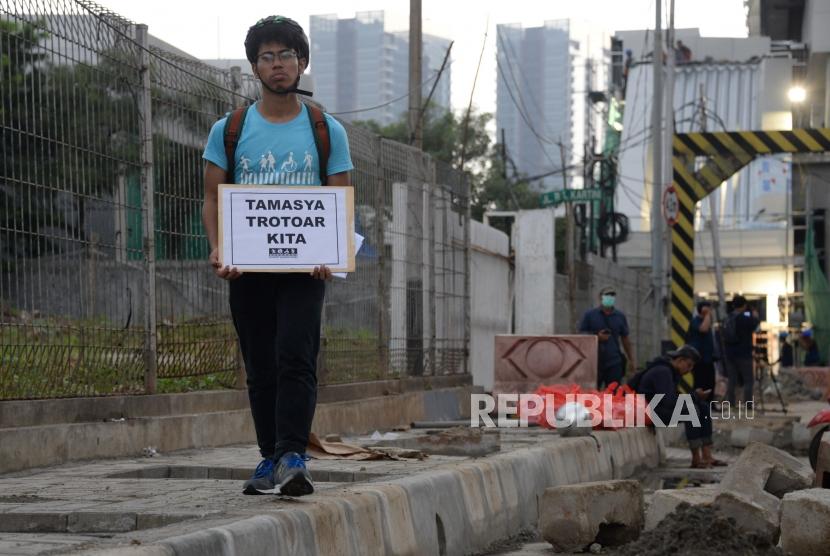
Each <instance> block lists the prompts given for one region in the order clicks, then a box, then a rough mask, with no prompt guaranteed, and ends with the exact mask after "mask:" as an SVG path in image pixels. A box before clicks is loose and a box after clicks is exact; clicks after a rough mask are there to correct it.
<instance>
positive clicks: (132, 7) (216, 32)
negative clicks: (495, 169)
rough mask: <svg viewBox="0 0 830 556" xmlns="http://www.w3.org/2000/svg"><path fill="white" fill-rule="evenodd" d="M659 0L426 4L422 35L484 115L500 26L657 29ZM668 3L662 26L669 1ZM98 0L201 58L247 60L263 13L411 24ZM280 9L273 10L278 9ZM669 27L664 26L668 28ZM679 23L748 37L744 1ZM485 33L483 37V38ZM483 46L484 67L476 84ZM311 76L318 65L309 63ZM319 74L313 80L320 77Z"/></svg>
mask: <svg viewBox="0 0 830 556" xmlns="http://www.w3.org/2000/svg"><path fill="white" fill-rule="evenodd" d="M655 1H660V0H477V1H472V0H469V1H468V0H463V1H459V0H455V1H453V0H422V17H423V31H424V33H429V34H433V35H438V36H442V37H446V38H448V39H451V40H454V41H455V44H454V45H453V49H452V58H451V59H452V105H453V109H454V110H460V109H463V108H466V106H467V104H468V103H469V101H470V97H471V95H472V98H473V104H474V106H476V107H477V108H478V109H480V110H484V111H489V112H493V111H495V105H496V49H495V38H496V33H495V30H496V24H499V23H520V24H522V25H523V26H524V27H537V26H540V25H542V24H543V23H544V22H545V21H547V20H555V19H575V20H579V21H582V22H587V23H589V24H591V25H592V26H596V27H598V28H600V29H604V30H607V31H609V32H613V31H619V30H628V29H647V28H650V29H653V28H654V23H655V4H654V2H655ZM663 1H664V4H663V6H664V8H663V13H664V21H667V19H666V17H665V14H666V12H667V11H668V2H669V0H663ZM98 3H99V4H100V5H102V6H105V7H106V8H109V9H110V10H112V11H113V12H116V13H118V14H120V15H122V16H124V17H126V18H127V19H130V20H132V21H134V22H136V23H145V24H147V25H148V27H149V32H150V33H151V34H152V35H154V36H156V37H158V38H160V39H162V40H164V41H166V42H168V43H170V44H172V45H174V46H176V47H177V48H180V49H181V50H184V51H185V52H188V53H189V54H191V55H193V56H196V57H198V58H204V59H208V58H237V59H238V58H244V57H245V50H244V48H243V42H244V39H245V34H246V32H247V29H248V27H250V26H251V25H252V24H253V23H254V22H256V20H257V19H259V18H260V17H264V16H266V15H272V14H275V13H276V14H278V15H285V16H288V17H291V18H293V19H295V20H297V22H298V23H299V24H300V25H302V26H303V28H304V29H306V31H308V21H309V16H310V15H317V14H337V15H338V16H340V17H354V14H355V12H360V11H371V10H383V11H384V12H385V16H384V17H385V25H386V30H387V31H402V30H406V29H407V28H408V26H409V2H408V0H350V1H348V2H343V1H342V0H340V1H337V0H311V1H308V2H292V3H286V4H283V5H280V7H279V8H275V3H274V2H265V1H262V0H238V1H236V2H232V3H229V2H228V1H227V0H221V1H220V0H202V1H200V2H198V3H196V2H192V1H189V2H175V1H170V0H140V1H136V0H98ZM275 10H276V12H275ZM664 25H665V23H664ZM675 26H676V27H678V28H694V27H696V28H699V29H700V33H701V35H702V36H708V37H745V36H746V34H747V29H746V11H745V8H744V0H676V5H675ZM485 32H486V38H485ZM482 44H483V45H484V55H483V57H482V63H481V69H480V71H479V77H478V80H477V82H476V86H475V90H474V91H473V81H474V76H475V73H476V66H477V65H478V60H479V56H480V54H481V51H482ZM310 70H311V72H312V73H313V72H314V60H313V59H312V60H311V68H310ZM321 78H322V76H319V77H316V79H321Z"/></svg>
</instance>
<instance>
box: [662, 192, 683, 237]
mask: <svg viewBox="0 0 830 556" xmlns="http://www.w3.org/2000/svg"><path fill="white" fill-rule="evenodd" d="M679 210H680V203H679V202H678V200H677V190H676V189H675V188H674V186H673V185H670V186H668V187H667V188H666V189H665V191H663V216H665V217H666V223H667V224H668V225H669V226H670V227H671V226H674V225H675V224H676V223H677V213H678V211H679Z"/></svg>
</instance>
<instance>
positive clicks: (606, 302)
mask: <svg viewBox="0 0 830 556" xmlns="http://www.w3.org/2000/svg"><path fill="white" fill-rule="evenodd" d="M615 300H616V297H615V296H613V295H603V296H602V306H603V307H606V308H611V307H613V306H614V301H615Z"/></svg>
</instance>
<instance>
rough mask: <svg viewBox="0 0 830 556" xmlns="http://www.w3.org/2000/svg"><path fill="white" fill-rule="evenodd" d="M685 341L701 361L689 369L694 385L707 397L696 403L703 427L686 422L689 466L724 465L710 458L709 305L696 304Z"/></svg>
mask: <svg viewBox="0 0 830 556" xmlns="http://www.w3.org/2000/svg"><path fill="white" fill-rule="evenodd" d="M686 341H687V343H688V345H690V346H692V347H693V348H695V349H696V350H697V352H698V353H699V354H700V359H699V360H698V361H697V363H695V366H694V369H693V370H692V373H693V376H694V386H695V388H696V389H697V390H699V391H700V392H707V394H706V395H700V396H699V397H698V398H697V400H696V402H697V403H696V404H695V405H696V407H697V413H698V418H699V419H700V422H701V423H702V426H701V427H693V426H692V425H691V423H689V422H686V440H687V441H688V442H689V448H690V449H691V450H692V466H693V467H711V466H713V465H723V462H721V461H719V460H717V459H715V458H714V457H713V456H712V445H713V441H712V417H711V415H710V410H709V403H710V402H711V401H712V392H714V389H715V338H714V333H713V329H712V304H711V303H710V302H708V301H701V302H700V303H698V304H697V314H696V315H695V316H694V318H692V322H691V323H690V324H689V330H688V332H687V334H686Z"/></svg>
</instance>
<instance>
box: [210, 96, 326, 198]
mask: <svg viewBox="0 0 830 556" xmlns="http://www.w3.org/2000/svg"><path fill="white" fill-rule="evenodd" d="M250 107H251V106H250V105H248V106H241V107H239V108H237V109H236V110H234V111H233V112H231V114H230V115H229V116H228V119H227V121H226V122H225V129H224V132H223V138H224V142H225V157H226V158H227V159H228V171H227V175H226V176H227V177H226V178H225V179H227V180H228V183H233V178H234V169H235V166H236V145H237V144H238V143H239V138H240V137H242V126H244V125H245V116H246V114H247V113H248V108H250ZM306 107H308V113H309V116H310V119H311V133H312V135H314V144H315V145H316V147H317V160H318V161H319V162H320V170H319V171H320V183H321V184H322V185H326V183H327V182H328V167H329V155H330V154H331V137H330V135H329V124H328V122H327V121H326V116H325V114H323V111H322V110H320V109H319V108H317V107H316V106H312V105H311V104H306Z"/></svg>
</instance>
